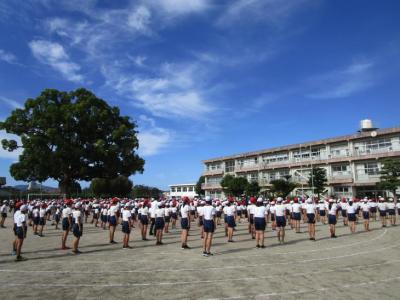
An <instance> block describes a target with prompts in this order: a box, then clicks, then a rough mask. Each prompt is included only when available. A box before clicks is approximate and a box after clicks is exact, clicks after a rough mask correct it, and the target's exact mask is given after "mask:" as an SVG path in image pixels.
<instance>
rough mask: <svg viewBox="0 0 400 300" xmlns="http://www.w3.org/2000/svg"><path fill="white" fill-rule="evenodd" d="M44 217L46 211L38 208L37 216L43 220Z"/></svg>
mask: <svg viewBox="0 0 400 300" xmlns="http://www.w3.org/2000/svg"><path fill="white" fill-rule="evenodd" d="M45 215H46V209H45V208H40V210H39V216H40V217H41V218H44V216H45Z"/></svg>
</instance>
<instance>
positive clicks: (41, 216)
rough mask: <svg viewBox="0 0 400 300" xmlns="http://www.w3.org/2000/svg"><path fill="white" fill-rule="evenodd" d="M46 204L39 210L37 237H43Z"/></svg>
mask: <svg viewBox="0 0 400 300" xmlns="http://www.w3.org/2000/svg"><path fill="white" fill-rule="evenodd" d="M46 208H47V205H46V203H42V204H41V205H40V209H39V233H38V236H40V237H43V236H44V235H43V228H44V225H46Z"/></svg>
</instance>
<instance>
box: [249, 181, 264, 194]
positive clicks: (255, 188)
mask: <svg viewBox="0 0 400 300" xmlns="http://www.w3.org/2000/svg"><path fill="white" fill-rule="evenodd" d="M260 190H261V187H260V185H259V184H258V182H257V181H252V182H249V183H248V184H247V186H246V195H247V196H254V197H255V196H258V194H259V192H260Z"/></svg>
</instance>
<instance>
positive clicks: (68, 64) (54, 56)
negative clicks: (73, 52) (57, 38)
mask: <svg viewBox="0 0 400 300" xmlns="http://www.w3.org/2000/svg"><path fill="white" fill-rule="evenodd" d="M29 47H30V48H31V51H32V53H33V55H34V56H35V58H36V59H37V60H39V61H40V62H41V63H44V64H47V65H49V66H51V67H52V68H53V69H55V70H56V71H58V72H60V73H61V74H62V75H63V77H64V78H65V79H67V80H69V81H73V82H82V81H83V76H82V75H81V74H79V71H80V69H81V68H80V66H79V65H78V64H76V63H74V62H72V61H71V60H70V58H69V56H68V54H67V53H66V52H65V50H64V48H63V46H62V45H60V44H58V43H53V42H49V41H45V40H33V41H31V42H30V43H29Z"/></svg>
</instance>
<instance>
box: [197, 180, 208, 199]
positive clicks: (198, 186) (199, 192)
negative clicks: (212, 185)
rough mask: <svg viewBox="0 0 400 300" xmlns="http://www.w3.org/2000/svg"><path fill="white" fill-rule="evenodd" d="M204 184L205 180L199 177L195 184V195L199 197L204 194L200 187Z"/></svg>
mask: <svg viewBox="0 0 400 300" xmlns="http://www.w3.org/2000/svg"><path fill="white" fill-rule="evenodd" d="M205 182H206V178H205V177H204V176H200V178H199V180H198V181H197V183H196V187H195V190H196V194H197V195H199V196H204V195H205V194H206V192H205V190H203V188H202V185H203V183H205Z"/></svg>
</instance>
